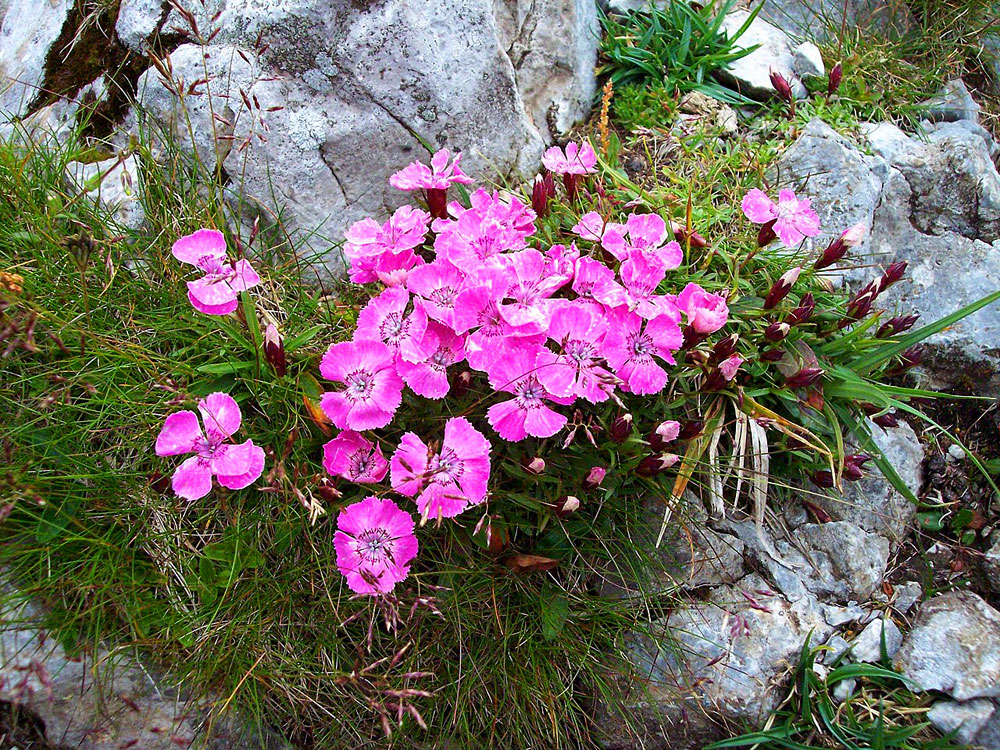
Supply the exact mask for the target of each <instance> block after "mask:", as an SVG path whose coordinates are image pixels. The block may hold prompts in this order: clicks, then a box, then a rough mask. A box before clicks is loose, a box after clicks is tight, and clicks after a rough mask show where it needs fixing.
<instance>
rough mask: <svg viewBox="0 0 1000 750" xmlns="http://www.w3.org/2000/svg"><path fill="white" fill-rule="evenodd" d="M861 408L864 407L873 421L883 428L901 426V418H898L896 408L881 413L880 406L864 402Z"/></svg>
mask: <svg viewBox="0 0 1000 750" xmlns="http://www.w3.org/2000/svg"><path fill="white" fill-rule="evenodd" d="M861 408H862V409H864V411H865V413H866V414H867V415H868V416H869V417H870V418H871V420H872V422H874V423H875V424H877V425H878V426H879V427H881V428H882V429H883V430H887V429H889V428H890V427H899V420H898V419H896V410H895V409H893V410H892V411H887V412H886V413H885V414H879V413H878V412H879V411H880V409H879V407H877V406H876V405H875V404H862V405H861Z"/></svg>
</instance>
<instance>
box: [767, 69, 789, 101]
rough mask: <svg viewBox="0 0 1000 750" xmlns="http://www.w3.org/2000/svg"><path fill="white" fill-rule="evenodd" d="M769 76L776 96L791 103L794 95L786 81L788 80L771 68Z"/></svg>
mask: <svg viewBox="0 0 1000 750" xmlns="http://www.w3.org/2000/svg"><path fill="white" fill-rule="evenodd" d="M770 78H771V85H772V86H774V90H775V92H777V94H778V98H779V99H781V100H782V101H786V102H789V103H791V101H792V100H793V99H794V98H795V97H794V96H793V95H792V87H791V85H790V84H789V83H788V80H787V79H786V78H785V77H784V76H783V75H781V73H779V72H778V71H776V70H773V69H772V70H771V73H770Z"/></svg>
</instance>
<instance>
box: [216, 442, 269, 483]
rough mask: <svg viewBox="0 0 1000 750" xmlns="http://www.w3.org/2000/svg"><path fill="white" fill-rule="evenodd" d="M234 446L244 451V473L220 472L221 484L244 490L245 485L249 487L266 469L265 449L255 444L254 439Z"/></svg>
mask: <svg viewBox="0 0 1000 750" xmlns="http://www.w3.org/2000/svg"><path fill="white" fill-rule="evenodd" d="M233 447H234V448H239V449H241V451H242V452H243V453H244V457H243V459H242V460H243V469H244V471H243V473H242V474H235V475H222V474H220V475H219V477H218V479H219V484H221V485H222V486H223V487H228V488H229V489H231V490H242V489H243V488H244V487H249V486H250V485H251V484H253V483H254V482H256V481H257V478H258V477H259V476H260V475H261V474H262V473H263V471H264V449H263V448H261V447H260V446H257V445H254V444H253V441H250V440H247V441H246V442H245V443H243V444H242V445H235V446H233Z"/></svg>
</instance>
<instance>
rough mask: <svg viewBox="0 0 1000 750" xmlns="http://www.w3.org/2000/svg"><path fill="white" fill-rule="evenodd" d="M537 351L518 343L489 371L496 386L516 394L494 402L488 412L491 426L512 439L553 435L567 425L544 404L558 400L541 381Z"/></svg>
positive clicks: (506, 437) (557, 413) (501, 434)
mask: <svg viewBox="0 0 1000 750" xmlns="http://www.w3.org/2000/svg"><path fill="white" fill-rule="evenodd" d="M536 351H537V349H536V348H534V347H525V346H515V347H513V348H512V349H510V350H509V351H508V353H507V355H506V356H504V357H502V358H500V359H499V360H497V361H496V363H494V365H493V368H492V369H491V370H490V373H489V378H490V385H491V386H493V388H495V389H496V390H498V391H504V392H506V393H513V394H514V398H512V399H510V400H508V401H503V402H501V403H499V404H494V405H493V406H491V407H490V408H489V411H488V412H487V419H488V420H489V423H490V426H491V427H492V428H493V429H494V430H496V431H497V434H498V435H500V437H502V438H503V439H504V440H508V441H510V442H517V441H519V440H524V438H526V437H527V436H528V435H531V436H532V437H539V438H546V437H551V436H552V435H555V434H556V433H557V432H559V430H561V429H562V428H563V425H565V424H566V417H564V416H563V415H562V414H560V413H559V412H557V411H553V410H552V409H550V408H549V407H548V406H546V404H545V402H546V401H547V400H558V399H554V398H553V396H552V395H551V394H550V393H549V392H548V391H547V390H546V389H545V386H543V385H542V384H541V383H540V382H538V375H537V372H536V369H535V361H536V359H537V354H536ZM562 401H564V402H569V401H572V399H562Z"/></svg>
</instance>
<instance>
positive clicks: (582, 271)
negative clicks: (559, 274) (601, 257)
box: [573, 257, 626, 308]
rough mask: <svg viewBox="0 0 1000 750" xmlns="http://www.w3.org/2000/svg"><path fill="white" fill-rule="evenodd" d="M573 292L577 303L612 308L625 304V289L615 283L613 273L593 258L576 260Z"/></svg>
mask: <svg viewBox="0 0 1000 750" xmlns="http://www.w3.org/2000/svg"><path fill="white" fill-rule="evenodd" d="M573 291H574V292H576V293H577V295H578V296H577V300H578V301H580V300H582V301H584V302H589V303H592V304H596V305H598V306H607V307H609V308H613V307H618V306H619V305H624V304H625V302H626V293H625V288H624V287H623V286H622V285H621V284H619V283H618V282H617V281H615V272H614V271H612V270H611V269H610V268H608V267H607V266H606V265H604V264H603V263H600V262H599V261H596V260H594V259H593V258H587V257H582V258H580V259H579V260H577V262H576V272H575V274H574V276H573Z"/></svg>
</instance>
